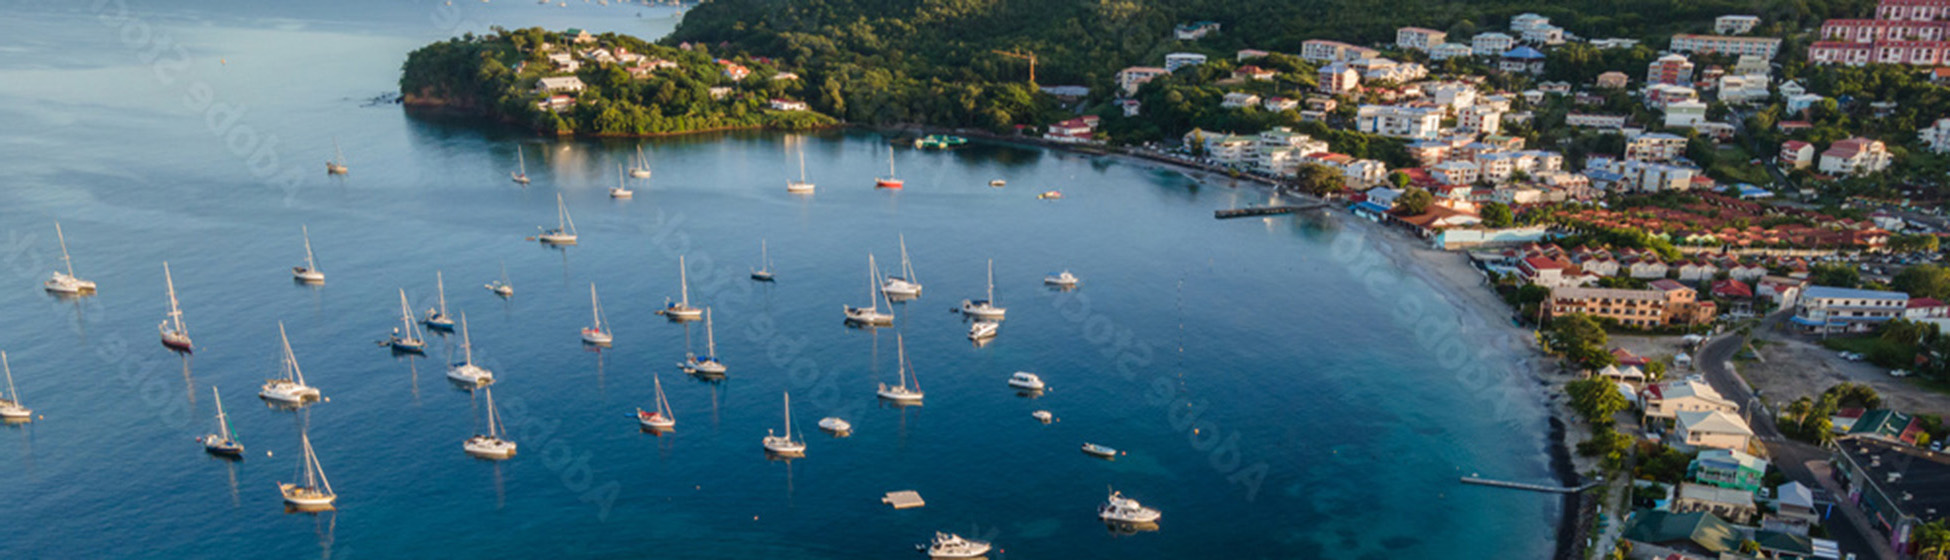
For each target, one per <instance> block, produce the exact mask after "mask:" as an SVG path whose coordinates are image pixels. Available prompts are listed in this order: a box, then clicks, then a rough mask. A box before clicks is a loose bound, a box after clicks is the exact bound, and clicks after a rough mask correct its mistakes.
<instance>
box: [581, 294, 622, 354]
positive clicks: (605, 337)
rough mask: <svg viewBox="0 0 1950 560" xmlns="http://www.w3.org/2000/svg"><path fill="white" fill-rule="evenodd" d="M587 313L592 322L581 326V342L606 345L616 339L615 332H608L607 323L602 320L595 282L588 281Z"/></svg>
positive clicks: (600, 304)
mask: <svg viewBox="0 0 1950 560" xmlns="http://www.w3.org/2000/svg"><path fill="white" fill-rule="evenodd" d="M589 314H590V318H591V320H592V321H594V323H592V324H591V325H590V326H587V327H583V328H582V342H583V343H585V344H594V345H597V346H608V345H609V343H610V342H611V341H614V340H616V336H615V334H616V333H613V332H610V330H609V329H608V328H607V327H608V326H609V325H608V324H607V323H606V322H605V321H603V304H602V302H601V301H599V300H597V299H596V283H595V282H590V283H589Z"/></svg>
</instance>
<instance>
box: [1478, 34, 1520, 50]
mask: <svg viewBox="0 0 1950 560" xmlns="http://www.w3.org/2000/svg"><path fill="white" fill-rule="evenodd" d="M1515 46H1517V39H1516V38H1514V37H1511V36H1509V35H1505V34H1502V33H1497V32H1495V31H1485V32H1482V33H1477V34H1476V36H1475V37H1471V38H1470V39H1469V50H1470V51H1471V52H1473V53H1475V55H1476V56H1497V55H1501V54H1503V53H1504V52H1505V51H1508V50H1510V48H1511V47H1515Z"/></svg>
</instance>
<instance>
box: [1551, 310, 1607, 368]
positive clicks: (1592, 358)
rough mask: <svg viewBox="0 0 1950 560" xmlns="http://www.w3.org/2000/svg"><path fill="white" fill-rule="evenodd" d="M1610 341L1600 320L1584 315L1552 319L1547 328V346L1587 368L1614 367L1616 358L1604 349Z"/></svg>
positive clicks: (1578, 314)
mask: <svg viewBox="0 0 1950 560" xmlns="http://www.w3.org/2000/svg"><path fill="white" fill-rule="evenodd" d="M1609 342H1610V339H1609V338H1608V337H1607V336H1606V335H1605V329H1604V327H1601V326H1599V325H1598V320H1596V319H1592V318H1591V316H1590V315H1585V314H1582V313H1577V314H1571V315H1565V316H1563V317H1557V318H1554V319H1551V324H1550V326H1549V327H1546V328H1545V329H1544V343H1545V344H1547V345H1549V347H1550V349H1551V351H1553V352H1557V353H1558V354H1560V355H1562V356H1564V357H1565V358H1567V359H1570V360H1571V362H1572V363H1576V364H1578V365H1580V366H1583V367H1585V368H1586V369H1597V368H1602V367H1605V366H1608V365H1611V364H1612V362H1613V361H1614V358H1613V357H1612V355H1611V352H1608V351H1606V350H1605V345H1606V344H1607V343H1609Z"/></svg>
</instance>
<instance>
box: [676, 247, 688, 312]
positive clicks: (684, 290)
mask: <svg viewBox="0 0 1950 560" xmlns="http://www.w3.org/2000/svg"><path fill="white" fill-rule="evenodd" d="M677 289H678V290H681V291H680V292H678V295H679V296H680V297H681V298H682V299H683V301H682V302H681V303H683V304H684V307H690V306H691V276H690V271H689V270H688V269H687V268H686V267H685V266H684V256H683V255H677Z"/></svg>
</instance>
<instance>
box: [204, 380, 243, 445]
mask: <svg viewBox="0 0 1950 560" xmlns="http://www.w3.org/2000/svg"><path fill="white" fill-rule="evenodd" d="M210 396H212V397H215V398H216V399H217V433H214V434H205V435H204V436H203V437H200V438H196V441H197V443H201V444H203V450H204V451H206V452H209V453H210V454H211V455H222V456H225V457H238V458H241V457H243V456H244V443H243V442H240V441H237V434H235V433H232V432H231V431H230V417H229V416H225V415H224V413H223V393H220V392H218V391H217V388H216V387H211V388H210Z"/></svg>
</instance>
